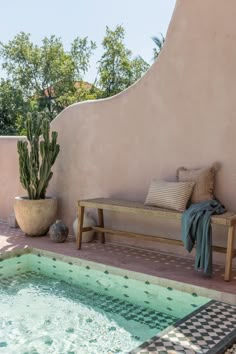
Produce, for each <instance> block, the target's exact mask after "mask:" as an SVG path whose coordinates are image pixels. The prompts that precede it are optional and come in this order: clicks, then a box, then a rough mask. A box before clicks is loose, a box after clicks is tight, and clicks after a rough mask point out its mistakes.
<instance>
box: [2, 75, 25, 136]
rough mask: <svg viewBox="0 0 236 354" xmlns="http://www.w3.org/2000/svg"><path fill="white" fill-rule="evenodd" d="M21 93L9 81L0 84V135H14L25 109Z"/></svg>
mask: <svg viewBox="0 0 236 354" xmlns="http://www.w3.org/2000/svg"><path fill="white" fill-rule="evenodd" d="M26 106H27V105H26V103H25V101H24V99H23V96H22V92H21V90H19V89H18V88H17V87H15V86H13V84H12V83H11V82H10V81H9V80H3V79H2V80H1V82H0V135H16V134H17V133H18V122H19V121H20V120H21V117H22V116H23V115H24V114H25V112H26V110H27V107H26Z"/></svg>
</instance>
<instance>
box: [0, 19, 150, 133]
mask: <svg viewBox="0 0 236 354" xmlns="http://www.w3.org/2000/svg"><path fill="white" fill-rule="evenodd" d="M124 40H125V30H124V28H123V27H122V26H117V27H116V28H115V29H114V30H112V29H110V28H109V27H107V28H106V34H105V37H104V39H103V42H102V46H103V49H104V50H103V54H102V56H101V58H100V60H99V61H98V72H97V75H98V78H97V80H96V82H95V84H88V83H86V82H84V75H85V74H86V72H87V71H88V68H89V63H90V58H91V56H92V55H93V53H94V50H95V49H96V44H95V42H93V41H90V40H88V38H87V37H85V38H80V37H77V38H76V39H75V40H74V41H73V42H72V44H71V46H70V49H69V50H68V51H66V50H65V48H64V46H63V43H62V40H61V38H58V37H56V36H50V37H45V38H44V39H43V40H42V43H41V45H35V44H34V43H33V42H32V40H31V37H30V34H27V33H24V32H21V33H19V34H17V35H16V36H15V37H14V38H13V39H12V40H10V41H8V42H7V43H2V42H0V59H1V62H2V69H3V72H4V76H5V77H6V79H2V80H1V81H0V135H13V134H14V135H15V134H26V116H27V113H28V112H30V113H31V114H32V116H33V117H36V116H37V114H38V113H39V112H44V113H46V114H47V115H48V116H49V118H50V120H52V119H53V118H54V117H55V116H56V115H58V114H59V113H60V112H61V111H62V110H63V109H64V108H66V107H67V106H69V105H71V104H73V103H75V102H80V101H85V100H91V99H97V98H100V97H102V98H103V97H109V96H112V95H115V94H117V93H119V92H120V91H122V90H124V89H126V88H127V87H129V86H130V85H132V84H133V83H134V82H135V81H137V80H138V79H139V78H140V77H141V76H142V75H143V73H145V72H146V70H147V69H148V68H149V64H148V63H147V62H146V61H145V60H144V59H143V58H142V57H140V56H137V57H133V56H132V52H131V51H130V50H129V49H128V48H127V47H126V46H125V43H124Z"/></svg>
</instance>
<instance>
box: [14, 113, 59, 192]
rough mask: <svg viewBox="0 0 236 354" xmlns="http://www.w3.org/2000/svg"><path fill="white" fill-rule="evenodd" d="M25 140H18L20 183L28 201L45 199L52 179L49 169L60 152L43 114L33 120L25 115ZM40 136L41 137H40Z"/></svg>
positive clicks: (53, 133) (29, 114)
mask: <svg viewBox="0 0 236 354" xmlns="http://www.w3.org/2000/svg"><path fill="white" fill-rule="evenodd" d="M26 130H27V139H28V141H22V140H19V141H18V142H17V150H18V154H19V166H20V182H21V184H22V186H23V188H24V189H26V190H27V192H28V197H29V199H45V195H46V190H47V187H48V184H49V181H50V179H51V178H52V175H53V173H52V171H51V168H52V166H53V164H54V162H55V160H56V158H57V155H58V153H59V151H60V146H59V144H57V132H55V131H54V132H52V133H51V137H50V123H49V120H48V119H47V118H46V115H44V114H38V115H37V117H36V118H35V119H33V117H32V115H31V113H28V115H27V129H26ZM41 135H42V137H41Z"/></svg>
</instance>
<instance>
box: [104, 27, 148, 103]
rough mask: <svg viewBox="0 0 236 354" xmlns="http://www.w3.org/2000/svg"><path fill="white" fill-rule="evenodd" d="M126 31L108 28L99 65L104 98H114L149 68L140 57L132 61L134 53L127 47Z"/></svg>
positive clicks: (119, 28) (120, 28)
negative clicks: (125, 41) (125, 40)
mask: <svg viewBox="0 0 236 354" xmlns="http://www.w3.org/2000/svg"><path fill="white" fill-rule="evenodd" d="M124 39H125V30H124V28H123V27H122V26H117V27H116V28H115V30H114V31H113V30H111V29H110V28H109V27H106V35H105V37H104V39H103V42H102V45H103V48H104V53H103V55H102V57H101V59H100V60H99V62H98V64H99V66H98V85H99V87H100V88H101V90H102V92H103V94H102V96H103V97H109V96H113V95H115V94H117V93H119V92H120V91H122V90H124V89H126V88H127V87H129V86H130V85H132V84H133V83H134V82H135V81H137V80H138V79H139V78H140V77H141V76H142V75H143V74H144V73H145V72H146V71H147V69H148V68H149V64H148V63H146V62H145V60H144V59H142V58H141V57H140V56H139V57H137V58H134V59H132V52H131V51H130V50H129V49H127V48H126V47H125V44H124Z"/></svg>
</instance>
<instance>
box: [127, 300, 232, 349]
mask: <svg viewBox="0 0 236 354" xmlns="http://www.w3.org/2000/svg"><path fill="white" fill-rule="evenodd" d="M235 342H236V306H233V305H228V304H225V303H222V302H219V301H214V300H212V301H210V302H209V303H207V304H205V305H203V306H201V307H200V308H199V309H197V310H195V311H193V312H192V313H191V314H190V315H188V316H186V317H185V318H183V319H181V320H179V321H178V322H176V323H175V325H173V326H170V327H168V328H167V329H165V330H164V331H162V332H160V333H159V334H158V335H157V336H154V337H152V338H151V339H150V340H148V341H146V342H144V343H143V344H141V345H140V346H139V347H137V348H136V349H134V350H132V351H131V352H130V354H136V353H140V354H141V353H142V354H149V353H150V354H151V353H152V354H153V353H155V354H170V353H171V354H222V353H224V352H225V350H226V349H227V348H229V347H230V346H232V344H234V343H235Z"/></svg>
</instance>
